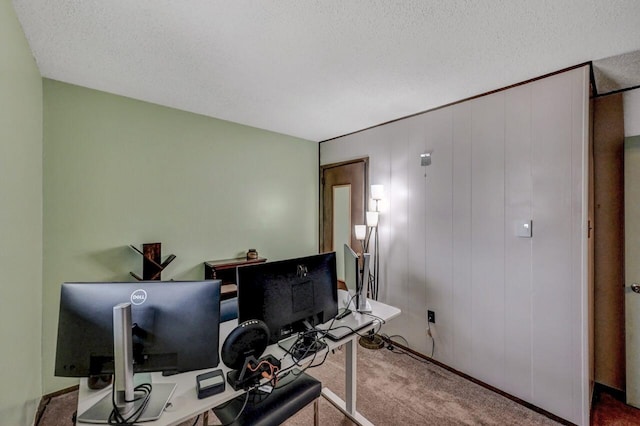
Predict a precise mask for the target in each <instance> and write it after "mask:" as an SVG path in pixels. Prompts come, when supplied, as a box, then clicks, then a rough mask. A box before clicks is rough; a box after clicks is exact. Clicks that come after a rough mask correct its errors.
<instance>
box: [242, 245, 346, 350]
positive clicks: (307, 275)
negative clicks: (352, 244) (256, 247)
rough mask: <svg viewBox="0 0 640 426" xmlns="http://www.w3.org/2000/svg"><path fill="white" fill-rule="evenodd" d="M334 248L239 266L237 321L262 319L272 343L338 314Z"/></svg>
mask: <svg viewBox="0 0 640 426" xmlns="http://www.w3.org/2000/svg"><path fill="white" fill-rule="evenodd" d="M337 282H338V279H337V275H336V254H335V252H331V253H323V254H318V255H313V256H307V257H300V258H295V259H287V260H281V261H277V262H267V263H261V264H255V265H247V266H242V267H239V268H238V270H237V284H238V321H239V322H244V321H248V320H252V319H257V320H261V321H264V322H265V323H266V325H267V327H268V328H269V334H270V341H269V343H276V342H278V341H280V340H282V339H285V338H287V337H289V336H291V335H293V334H295V333H297V332H302V331H307V330H309V329H310V328H312V327H313V326H316V325H318V324H321V323H323V322H326V321H328V320H329V319H331V318H333V317H335V316H336V315H337V314H338V288H337Z"/></svg>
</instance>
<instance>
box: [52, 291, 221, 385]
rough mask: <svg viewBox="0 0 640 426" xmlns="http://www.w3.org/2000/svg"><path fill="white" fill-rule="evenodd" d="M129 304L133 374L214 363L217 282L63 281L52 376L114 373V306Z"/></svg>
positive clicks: (184, 369) (182, 370)
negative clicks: (53, 374)
mask: <svg viewBox="0 0 640 426" xmlns="http://www.w3.org/2000/svg"><path fill="white" fill-rule="evenodd" d="M120 303H130V304H131V317H132V323H133V327H132V334H133V362H134V365H133V371H134V372H151V371H163V372H184V371H192V370H199V369H203V368H213V367H216V366H217V365H218V362H219V354H218V334H219V320H220V282H219V281H202V282H158V281H155V282H134V283H64V284H62V288H61V293H60V316H59V320H58V343H57V348H56V363H55V375H56V376H62V377H87V376H93V375H104V374H112V373H113V372H114V362H113V339H114V337H113V307H114V306H116V305H118V304H120Z"/></svg>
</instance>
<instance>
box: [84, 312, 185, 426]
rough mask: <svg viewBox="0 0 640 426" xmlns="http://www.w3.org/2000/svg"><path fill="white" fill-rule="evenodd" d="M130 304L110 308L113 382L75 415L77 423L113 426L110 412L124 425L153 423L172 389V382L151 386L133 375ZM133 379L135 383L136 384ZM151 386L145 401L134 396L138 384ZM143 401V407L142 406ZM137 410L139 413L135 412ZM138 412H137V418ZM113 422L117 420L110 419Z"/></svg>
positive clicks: (142, 377)
mask: <svg viewBox="0 0 640 426" xmlns="http://www.w3.org/2000/svg"><path fill="white" fill-rule="evenodd" d="M131 330H132V321H131V303H120V304H118V305H116V306H114V307H113V364H114V368H113V369H114V374H113V375H114V379H113V384H112V385H111V392H108V393H107V395H105V396H104V398H102V399H101V400H100V401H98V402H97V403H96V404H94V405H93V406H91V407H90V408H89V409H88V410H87V411H85V412H84V413H82V414H80V415H79V416H78V421H81V422H87V423H113V421H110V418H111V413H112V412H113V411H114V410H118V412H119V413H121V414H120V415H121V417H122V418H124V419H125V420H127V423H129V421H131V423H136V422H144V421H150V420H156V419H158V418H159V417H160V416H161V415H162V412H163V411H164V409H165V407H166V406H167V402H168V401H169V398H171V395H173V391H174V390H175V388H176V385H175V383H158V384H155V385H153V384H152V383H151V376H150V375H149V374H139V375H137V376H136V375H134V374H133V342H132V340H133V335H132V331H131ZM136 380H137V381H138V383H136ZM143 383H148V384H150V385H151V392H149V394H148V398H147V397H145V395H142V397H140V396H141V395H136V392H135V387H136V386H137V385H139V384H143ZM138 397H140V399H138V400H136V399H137V398H138ZM145 401H146V406H143V404H145ZM138 410H140V411H141V412H140V411H138ZM138 413H140V414H139V415H138ZM113 420H117V419H113Z"/></svg>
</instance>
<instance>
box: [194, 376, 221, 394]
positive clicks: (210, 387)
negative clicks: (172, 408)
mask: <svg viewBox="0 0 640 426" xmlns="http://www.w3.org/2000/svg"><path fill="white" fill-rule="evenodd" d="M224 388H225V384H224V375H223V374H222V370H213V371H209V372H208V373H202V374H198V375H197V376H196V390H197V391H198V399H203V398H206V397H209V396H212V395H215V394H218V393H221V392H224Z"/></svg>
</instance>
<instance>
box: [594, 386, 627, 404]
mask: <svg viewBox="0 0 640 426" xmlns="http://www.w3.org/2000/svg"><path fill="white" fill-rule="evenodd" d="M601 393H606V394H609V395H611V396H612V397H614V398H615V399H617V400H618V401H620V402H624V403H625V404H626V403H627V393H626V392H625V391H623V390H620V389H616V388H612V387H610V386H607V385H603V384H602V383H598V382H594V386H593V398H594V399H597V398H598V396H599V395H600V394H601Z"/></svg>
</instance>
